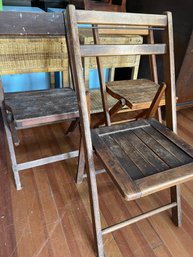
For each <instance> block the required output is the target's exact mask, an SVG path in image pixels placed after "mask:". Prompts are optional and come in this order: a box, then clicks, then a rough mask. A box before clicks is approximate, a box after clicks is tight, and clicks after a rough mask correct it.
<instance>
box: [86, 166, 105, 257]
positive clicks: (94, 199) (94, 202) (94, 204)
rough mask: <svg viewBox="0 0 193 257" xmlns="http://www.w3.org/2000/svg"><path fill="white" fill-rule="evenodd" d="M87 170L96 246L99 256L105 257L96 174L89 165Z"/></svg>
mask: <svg viewBox="0 0 193 257" xmlns="http://www.w3.org/2000/svg"><path fill="white" fill-rule="evenodd" d="M86 172H87V178H88V179H87V181H88V188H89V196H90V204H91V214H92V225H93V232H94V239H95V247H96V250H97V257H104V251H103V239H102V229H101V219H100V212H99V201H98V190H97V184H96V174H95V170H94V169H92V168H90V170H89V169H88V167H86Z"/></svg>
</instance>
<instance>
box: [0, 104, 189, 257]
mask: <svg viewBox="0 0 193 257" xmlns="http://www.w3.org/2000/svg"><path fill="white" fill-rule="evenodd" d="M1 121H2V119H1V117H0V145H1V147H0V257H94V256H95V253H94V251H93V235H92V225H91V215H90V205H89V199H88V187H87V183H86V180H84V182H83V183H82V184H81V185H76V184H75V182H74V179H75V175H76V167H77V159H72V160H67V161H63V162H58V163H55V164H50V165H45V166H42V167H36V168H33V169H30V170H27V171H23V172H22V173H21V181H22V184H23V186H24V188H23V190H21V191H16V189H15V186H14V183H13V177H12V172H11V166H10V160H9V155H8V149H7V144H6V140H5V135H4V130H3V126H2V122H1ZM66 128H67V124H66V123H63V124H55V125H53V126H45V127H41V128H34V129H28V130H23V131H19V137H20V140H21V144H20V146H19V147H18V148H17V156H18V160H19V161H20V162H21V161H26V160H32V159H33V158H43V157H46V156H49V155H51V154H57V153H61V152H65V151H68V150H73V149H77V147H78V142H79V134H78V131H75V132H74V133H73V134H71V135H70V136H65V134H64V131H65V129H66ZM178 134H179V135H180V136H181V137H183V138H184V140H185V141H187V142H188V143H191V144H193V109H186V110H181V111H179V112H178ZM96 165H97V166H100V165H99V164H98V163H97V164H96ZM97 183H98V191H99V201H100V207H101V220H102V225H103V227H105V226H108V225H111V224H113V223H114V222H119V221H121V220H124V219H126V218H129V217H132V216H134V215H138V214H140V213H141V212H143V211H148V210H150V209H151V208H156V207H158V206H160V205H162V204H164V203H166V202H168V201H169V191H168V190H164V191H162V192H160V193H157V194H155V195H151V196H148V197H145V198H143V199H140V200H137V201H131V202H126V201H124V200H123V199H122V198H121V197H120V196H119V194H118V192H117V190H116V188H115V187H114V185H113V184H112V182H111V180H110V178H109V177H108V175H107V174H100V175H98V177H97ZM182 208H183V225H182V227H181V228H177V227H175V226H174V225H173V223H172V222H171V219H170V215H171V213H170V211H166V212H164V213H161V214H158V215H156V216H154V217H151V218H149V219H146V220H143V221H140V222H138V223H136V224H133V225H131V226H128V227H125V228H123V229H121V230H119V231H117V232H114V233H111V234H108V235H105V236H104V249H105V255H106V257H182V256H183V257H192V245H193V181H191V182H187V183H185V184H184V185H182ZM115 213H116V215H115Z"/></svg>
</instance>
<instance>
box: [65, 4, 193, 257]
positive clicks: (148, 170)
mask: <svg viewBox="0 0 193 257" xmlns="http://www.w3.org/2000/svg"><path fill="white" fill-rule="evenodd" d="M81 23H83V24H86V23H89V24H94V26H96V25H98V24H99V25H101V24H106V25H111V26H113V27H114V26H116V25H119V26H133V27H136V28H137V27H139V28H140V27H141V26H148V27H150V28H151V29H153V28H154V27H155V28H157V27H158V28H161V29H162V30H163V31H162V33H163V37H162V41H161V42H160V43H156V44H155V43H154V44H143V45H124V46H122V45H111V46H109V45H108V46H105V45H94V46H93V45H92V46H91V45H80V43H79V37H78V24H81ZM65 24H66V31H67V37H68V40H69V42H70V46H71V48H70V57H71V60H72V63H73V66H72V67H73V76H74V81H75V86H76V90H77V95H78V102H79V111H80V122H81V129H82V137H83V143H84V151H85V161H86V172H87V178H88V185H89V193H90V202H91V210H92V221H93V228H94V236H95V243H96V249H97V256H100V257H102V256H104V251H103V240H102V236H103V235H105V234H107V233H110V232H113V231H116V230H117V229H120V228H122V227H124V226H126V225H129V224H132V223H134V222H137V221H139V220H142V219H144V218H147V217H150V216H152V215H154V214H157V213H160V212H162V211H165V210H168V209H170V208H172V220H173V222H174V223H175V224H176V225H177V226H180V225H181V203H180V187H179V184H181V183H183V182H185V181H188V180H190V179H193V148H192V147H191V146H190V145H188V144H186V143H185V142H184V141H182V140H181V139H180V138H179V137H178V136H177V135H176V131H177V128H176V99H175V72H174V51H173V28H172V15H171V13H170V12H167V13H165V14H163V15H151V14H134V13H113V14H112V13H107V12H96V11H95V12H92V11H82V10H79V11H76V10H75V8H74V6H71V5H69V6H68V8H67V11H66V14H65ZM127 54H128V55H132V54H133V55H135V54H141V55H149V54H155V55H163V68H164V81H165V83H166V85H167V88H166V98H165V99H166V126H164V125H162V124H161V123H159V122H158V121H156V120H154V119H141V120H137V121H133V122H129V123H126V124H124V125H121V124H120V125H114V126H106V127H101V128H97V129H93V130H92V131H90V126H89V114H88V107H87V105H86V94H85V85H84V76H83V71H82V60H81V59H82V57H90V56H96V57H101V56H108V55H113V56H116V55H127ZM150 83H152V82H150ZM147 93H148V92H147ZM93 149H94V151H95V153H96V155H97V156H98V158H99V159H100V160H101V161H102V163H103V165H104V168H105V169H106V171H107V173H108V174H109V175H110V177H111V178H112V181H113V182H114V183H115V185H116V186H117V189H118V191H119V192H120V194H121V195H122V196H123V197H124V198H125V200H127V201H130V200H134V199H138V198H141V197H143V196H147V195H149V194H153V193H156V192H158V191H160V190H163V189H166V188H170V190H171V203H166V205H164V206H161V207H159V208H157V209H154V210H150V211H149V212H146V213H143V214H141V215H139V216H137V217H133V218H131V219H128V220H125V221H121V222H120V223H118V224H115V225H112V226H110V227H106V228H103V229H101V222H100V212H99V202H98V193H97V184H96V170H95V165H94V158H93Z"/></svg>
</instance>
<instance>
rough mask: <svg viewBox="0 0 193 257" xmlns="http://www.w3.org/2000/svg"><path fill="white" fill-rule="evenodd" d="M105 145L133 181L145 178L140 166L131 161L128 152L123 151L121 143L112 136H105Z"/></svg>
mask: <svg viewBox="0 0 193 257" xmlns="http://www.w3.org/2000/svg"><path fill="white" fill-rule="evenodd" d="M104 143H105V144H106V145H107V147H108V148H109V149H110V150H111V152H112V154H113V155H114V157H115V158H116V159H117V160H118V161H119V163H120V165H122V167H123V169H124V170H125V171H126V173H128V174H129V175H130V176H131V178H132V179H134V180H135V179H139V178H142V177H144V175H143V173H142V172H141V170H140V168H139V167H138V165H136V163H135V162H134V160H132V159H131V157H132V156H129V155H128V154H127V152H126V151H123V149H122V147H121V145H120V144H119V142H117V141H116V138H114V137H112V136H111V135H109V136H105V137H104ZM130 150H131V149H130Z"/></svg>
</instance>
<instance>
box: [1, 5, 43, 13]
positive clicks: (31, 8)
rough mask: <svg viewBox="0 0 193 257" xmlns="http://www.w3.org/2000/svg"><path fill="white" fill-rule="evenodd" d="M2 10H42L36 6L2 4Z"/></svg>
mask: <svg viewBox="0 0 193 257" xmlns="http://www.w3.org/2000/svg"><path fill="white" fill-rule="evenodd" d="M3 11H9V12H10V11H12V12H44V11H43V10H42V9H40V8H38V7H29V6H3Z"/></svg>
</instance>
